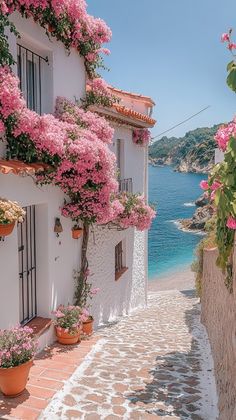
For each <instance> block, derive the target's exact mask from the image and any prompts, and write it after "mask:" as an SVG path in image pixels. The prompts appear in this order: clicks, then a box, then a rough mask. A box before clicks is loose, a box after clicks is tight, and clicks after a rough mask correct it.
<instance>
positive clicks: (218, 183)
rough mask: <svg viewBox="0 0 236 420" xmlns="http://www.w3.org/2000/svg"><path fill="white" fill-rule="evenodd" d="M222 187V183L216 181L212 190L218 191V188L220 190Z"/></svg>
mask: <svg viewBox="0 0 236 420" xmlns="http://www.w3.org/2000/svg"><path fill="white" fill-rule="evenodd" d="M221 186H222V184H221V182H219V181H214V182H213V184H212V185H211V190H212V191H216V190H218V188H220V187H221Z"/></svg>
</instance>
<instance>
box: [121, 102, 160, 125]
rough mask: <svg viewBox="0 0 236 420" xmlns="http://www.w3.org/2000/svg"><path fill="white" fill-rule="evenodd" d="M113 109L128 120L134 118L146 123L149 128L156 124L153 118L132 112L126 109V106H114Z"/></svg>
mask: <svg viewBox="0 0 236 420" xmlns="http://www.w3.org/2000/svg"><path fill="white" fill-rule="evenodd" d="M113 108H114V109H115V110H116V111H117V112H118V113H119V114H122V115H125V116H127V117H130V118H134V119H136V120H141V121H144V122H146V123H147V124H150V125H151V126H154V125H155V124H156V120H154V119H153V118H150V117H149V116H148V115H145V114H141V112H137V111H134V110H133V109H130V108H127V107H126V106H122V105H118V104H114V105H113Z"/></svg>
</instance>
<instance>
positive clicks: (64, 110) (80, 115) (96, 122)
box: [55, 97, 114, 143]
mask: <svg viewBox="0 0 236 420" xmlns="http://www.w3.org/2000/svg"><path fill="white" fill-rule="evenodd" d="M55 115H56V117H57V118H60V119H61V120H62V121H65V122H68V123H70V124H77V125H78V126H80V127H81V128H87V129H88V130H90V131H91V132H92V133H94V134H96V136H97V137H98V138H99V140H101V141H103V142H104V143H111V142H112V138H113V135H114V129H113V128H112V127H111V126H110V125H109V124H108V122H107V120H106V119H105V118H103V117H100V116H98V115H97V114H95V113H94V112H90V111H85V110H83V109H82V108H79V106H78V105H76V104H74V103H73V102H71V101H68V100H67V99H66V98H62V97H59V98H57V100H56V111H55Z"/></svg>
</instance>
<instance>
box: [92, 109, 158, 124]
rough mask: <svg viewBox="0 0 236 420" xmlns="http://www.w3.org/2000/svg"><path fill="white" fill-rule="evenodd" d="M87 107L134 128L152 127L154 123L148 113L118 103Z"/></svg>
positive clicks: (115, 121) (111, 119)
mask: <svg viewBox="0 0 236 420" xmlns="http://www.w3.org/2000/svg"><path fill="white" fill-rule="evenodd" d="M89 109H90V111H92V112H96V113H97V114H99V115H101V116H103V117H105V118H107V119H109V120H110V121H113V122H114V123H118V124H124V125H129V126H132V127H134V128H152V127H154V125H155V124H156V120H154V119H153V118H150V117H149V116H148V115H144V114H141V113H140V112H137V111H134V110H132V109H130V108H127V107H125V106H122V105H118V104H114V105H113V107H111V108H104V107H99V106H90V107H89Z"/></svg>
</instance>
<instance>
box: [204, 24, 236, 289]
mask: <svg viewBox="0 0 236 420" xmlns="http://www.w3.org/2000/svg"><path fill="white" fill-rule="evenodd" d="M221 41H222V42H226V43H227V47H228V49H229V51H231V53H232V55H233V57H234V59H233V61H231V62H230V63H229V64H228V66H227V71H228V77H227V84H228V86H229V87H230V89H232V90H233V91H234V92H236V62H235V54H234V50H236V44H235V43H234V42H233V41H232V29H230V30H229V31H228V33H224V34H223V35H222V37H221ZM215 140H216V142H217V144H218V147H219V149H220V150H222V151H223V152H224V160H223V161H222V162H221V163H219V164H217V165H216V166H215V167H214V169H213V171H212V173H211V174H210V176H209V179H208V182H207V181H202V183H201V186H202V188H203V189H204V190H205V191H206V192H207V193H208V195H209V196H210V197H211V199H212V201H213V202H214V203H215V206H216V243H217V247H218V250H219V256H218V259H217V265H218V266H219V267H221V269H222V270H223V273H224V274H225V284H226V286H227V288H228V289H229V291H230V292H232V274H233V264H232V253H233V246H234V237H235V230H236V119H234V120H233V121H231V122H230V123H229V124H226V125H224V126H222V127H220V128H219V130H218V131H217V133H216V135H215Z"/></svg>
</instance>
